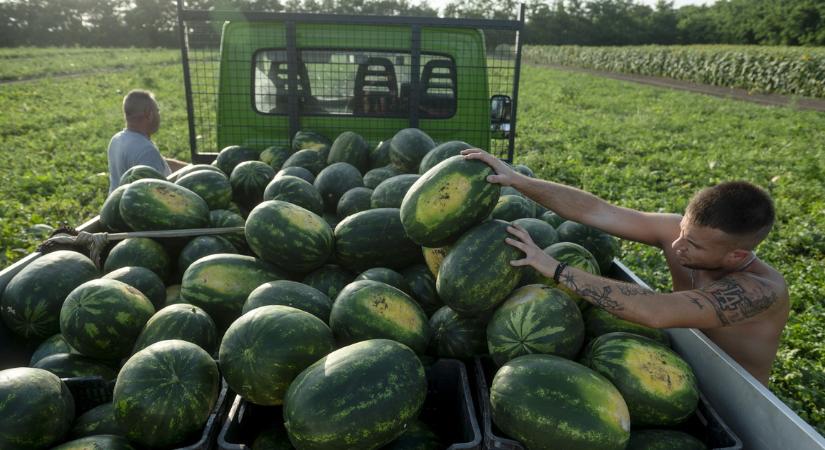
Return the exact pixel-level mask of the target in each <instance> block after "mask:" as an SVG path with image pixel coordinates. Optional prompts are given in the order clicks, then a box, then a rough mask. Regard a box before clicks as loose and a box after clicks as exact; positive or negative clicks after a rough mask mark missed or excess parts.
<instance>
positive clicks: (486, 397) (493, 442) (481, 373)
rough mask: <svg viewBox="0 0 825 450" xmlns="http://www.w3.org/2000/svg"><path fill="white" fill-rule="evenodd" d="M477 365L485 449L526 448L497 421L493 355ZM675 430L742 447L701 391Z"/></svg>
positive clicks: (715, 446) (712, 445) (723, 448)
mask: <svg viewBox="0 0 825 450" xmlns="http://www.w3.org/2000/svg"><path fill="white" fill-rule="evenodd" d="M474 365H475V367H474V370H473V375H474V379H475V387H476V395H477V398H478V403H479V406H480V411H481V422H482V425H481V426H482V428H483V430H484V443H483V445H482V447H481V448H482V449H485V450H487V449H505V450H525V447H524V446H523V445H521V443H519V442H518V441H515V440H513V439H509V438H506V437H503V436H504V434H503V433H502V432H501V430H499V429H498V427H496V425H495V424H494V423H493V417H492V412H491V409H490V384H489V383H488V382H487V380H490V381H491V382H492V379H493V376H494V375H495V373H496V370H497V367H496V365H495V363H493V361H492V360H491V359H490V358H486V357H477V358H475V361H474ZM675 429H678V430H679V431H684V432H686V433H688V434H690V435H692V436H694V437H696V438H698V439H699V440H701V441H702V442H703V443H704V444H705V445H706V446H707V447H708V448H709V449H712V450H742V441H741V440H739V437H738V436H736V434H734V433H733V431H732V430H731V429H730V428H729V427H728V426H727V424H725V422H724V421H723V420H722V418H721V417H719V414H717V413H716V411H715V410H714V409H713V407H712V406H711V405H710V403H708V401H707V399H706V398H705V396H704V395H702V394H701V393H700V394H699V405H698V407H697V409H696V413H695V414H693V416H691V417H690V419H688V420H687V421H686V422H685V423H683V424H681V425H680V426H678V427H676V428H675Z"/></svg>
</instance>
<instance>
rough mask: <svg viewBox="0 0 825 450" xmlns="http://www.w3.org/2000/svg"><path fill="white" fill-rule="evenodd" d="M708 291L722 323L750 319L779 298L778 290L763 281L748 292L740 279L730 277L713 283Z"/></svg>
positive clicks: (727, 323)
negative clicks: (774, 290) (772, 288)
mask: <svg viewBox="0 0 825 450" xmlns="http://www.w3.org/2000/svg"><path fill="white" fill-rule="evenodd" d="M749 288H750V286H749ZM706 292H707V295H708V297H709V298H708V300H709V303H710V304H711V305H712V306H713V308H714V310H716V316H717V317H718V318H719V322H721V323H722V325H732V324H735V323H738V322H741V321H743V320H746V319H749V318H751V317H753V316H755V315H757V314H759V313H761V312H763V311H765V310H767V309H768V308H770V307H771V306H773V304H774V303H776V302H777V300H778V298H779V296H778V295H777V294H776V292H773V291H772V290H770V289H769V288H768V287H767V286H766V285H764V284H762V283H759V284H758V285H757V284H754V286H753V288H752V289H748V291H747V292H746V290H745V288H744V287H743V286H742V285H741V284H740V283H739V282H738V281H736V280H734V279H730V278H723V279H721V280H719V281H717V282H715V283H713V285H711V286H709V287H708V289H707V291H706Z"/></svg>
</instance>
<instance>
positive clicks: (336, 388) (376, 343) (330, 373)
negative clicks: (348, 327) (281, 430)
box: [284, 282, 427, 450]
mask: <svg viewBox="0 0 825 450" xmlns="http://www.w3.org/2000/svg"><path fill="white" fill-rule="evenodd" d="M362 283H363V282H362ZM426 395H427V380H426V378H425V376H424V367H423V366H422V365H421V362H420V361H419V359H418V358H417V357H416V355H415V353H414V352H413V351H412V350H410V349H409V347H407V346H405V345H403V344H400V343H398V342H395V341H390V340H386V339H372V340H368V341H363V342H359V343H356V344H352V345H349V346H346V347H343V348H341V349H338V350H336V351H334V352H332V353H330V354H329V355H327V356H325V357H324V358H322V359H320V360H319V361H317V362H316V363H314V364H312V365H311V366H309V367H308V368H307V369H306V370H304V371H303V372H301V373H300V374H299V375H298V376H297V377H296V378H295V380H294V381H293V382H292V384H291V385H290V386H289V389H288V390H287V393H286V397H285V398H284V420H285V423H284V425H285V426H286V429H287V433H288V434H289V440H290V441H291V442H292V444H293V445H294V446H295V447H297V448H301V449H310V450H311V449H333V448H336V449H337V448H340V449H349V448H352V449H355V448H357V449H363V450H370V449H377V448H379V447H381V446H382V445H385V444H387V443H389V442H392V441H393V440H395V439H397V438H398V437H399V436H400V435H401V434H402V433H403V432H404V430H405V429H406V428H407V426H408V424H409V423H410V422H411V421H412V420H414V419H415V418H416V417H417V416H418V413H419V411H421V408H422V407H423V405H424V400H425V398H426ZM331 400H334V401H331Z"/></svg>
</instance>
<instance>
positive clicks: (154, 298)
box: [103, 267, 166, 309]
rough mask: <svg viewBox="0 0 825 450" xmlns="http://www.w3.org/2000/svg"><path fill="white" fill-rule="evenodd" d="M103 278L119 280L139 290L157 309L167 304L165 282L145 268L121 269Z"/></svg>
mask: <svg viewBox="0 0 825 450" xmlns="http://www.w3.org/2000/svg"><path fill="white" fill-rule="evenodd" d="M103 278H105V279H107V280H117V281H120V282H122V283H126V284H128V285H129V286H132V287H133V288H135V289H137V290H139V291H140V293H141V294H143V295H145V296H146V298H148V299H149V301H150V302H152V305H153V306H154V307H155V309H159V308H161V307H163V305H164V303H165V302H166V286H164V284H163V280H161V279H160V277H159V276H158V275H157V274H156V273H155V272H152V271H151V270H149V269H147V268H145V267H121V268H120V269H117V270H113V271H111V272H109V273H107V274H106V275H104V276H103Z"/></svg>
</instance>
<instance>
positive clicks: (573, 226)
mask: <svg viewBox="0 0 825 450" xmlns="http://www.w3.org/2000/svg"><path fill="white" fill-rule="evenodd" d="M556 231H558V233H559V240H561V241H567V242H574V243H576V244H579V245H581V246H582V247H584V248H586V249H587V251H589V252H590V253H591V254H592V255H593V257H594V258H596V262H597V263H598V264H599V271H600V272H601V273H608V272H609V271H610V266H611V265H612V264H613V258H615V257H616V256H618V255H619V240H618V239H616V238H615V237H613V236H611V235H609V234H607V233H605V232H603V231H601V230H598V229H596V228H593V227H589V226H587V225H583V224H580V223H578V222H573V221H572V220H568V221H566V222H564V223H562V224H561V225H559V226H558V228H557V229H556Z"/></svg>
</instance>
